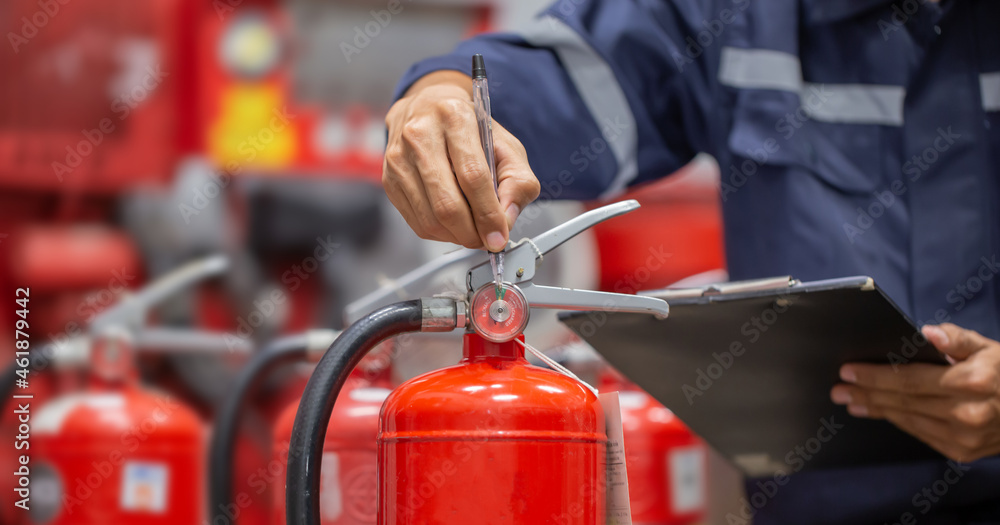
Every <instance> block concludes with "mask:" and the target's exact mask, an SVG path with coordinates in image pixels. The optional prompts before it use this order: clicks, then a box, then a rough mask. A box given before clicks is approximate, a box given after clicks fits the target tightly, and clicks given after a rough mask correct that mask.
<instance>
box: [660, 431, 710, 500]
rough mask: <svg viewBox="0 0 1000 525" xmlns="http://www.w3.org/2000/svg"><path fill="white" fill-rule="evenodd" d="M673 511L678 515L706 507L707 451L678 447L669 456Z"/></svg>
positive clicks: (697, 447)
mask: <svg viewBox="0 0 1000 525" xmlns="http://www.w3.org/2000/svg"><path fill="white" fill-rule="evenodd" d="M667 463H668V464H667V468H668V471H669V472H670V492H671V494H670V495H671V501H672V502H673V511H674V513H677V514H683V513H686V512H693V511H699V510H702V509H703V508H704V507H705V449H704V448H703V447H701V446H697V445H696V446H690V447H678V448H675V449H672V450H671V451H670V453H669V455H668V456H667Z"/></svg>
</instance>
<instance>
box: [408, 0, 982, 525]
mask: <svg viewBox="0 0 1000 525" xmlns="http://www.w3.org/2000/svg"><path fill="white" fill-rule="evenodd" d="M474 53H482V54H483V55H484V56H485V57H486V61H487V65H488V71H489V74H490V83H491V84H490V88H491V91H490V94H491V98H492V107H493V114H494V118H495V119H496V120H497V122H499V123H500V124H502V125H503V126H504V127H506V128H507V129H509V130H510V131H511V132H512V133H513V134H514V135H515V136H517V137H518V138H519V139H520V140H521V141H522V142H523V143H524V145H525V147H526V149H527V151H528V158H529V160H530V162H531V166H532V168H533V170H534V172H535V174H536V175H537V176H538V177H539V179H540V180H541V182H542V187H543V190H542V191H543V196H542V198H569V199H592V198H596V197H605V196H612V195H614V194H616V193H618V192H620V191H621V190H623V189H624V188H626V187H627V186H629V185H632V184H635V183H639V182H643V181H648V180H652V179H656V178H658V177H662V176H664V175H667V174H669V173H671V172H673V171H675V170H677V169H678V168H680V167H681V166H683V165H684V164H685V163H687V162H688V161H690V160H691V158H692V157H693V156H694V155H695V154H697V153H699V152H706V153H709V154H711V155H712V156H714V157H715V158H716V159H717V160H718V162H719V166H720V168H721V172H722V189H721V198H722V202H723V214H724V221H725V238H726V251H727V259H728V264H729V271H730V275H731V277H732V278H733V279H749V278H755V277H766V276H774V275H784V274H788V275H794V276H795V277H797V278H799V279H803V280H815V279H825V278H832V277H841V276H846V275H857V274H865V275H870V276H872V277H874V278H875V281H876V282H877V283H879V285H880V286H881V287H882V288H883V289H884V290H885V291H886V292H887V293H888V294H889V295H890V296H891V297H893V298H894V299H895V300H896V302H897V303H898V304H899V305H900V306H901V307H902V308H903V309H904V310H905V311H906V312H907V313H908V314H909V315H910V316H911V317H912V318H914V319H915V320H917V321H918V322H920V323H939V322H943V321H950V322H954V323H956V324H958V325H960V326H963V327H967V328H972V329H975V330H978V331H980V332H981V333H983V334H984V335H987V336H989V337H991V338H993V339H1000V279H998V278H995V277H996V276H997V274H998V273H1000V260H998V259H1000V216H998V215H1000V211H998V208H1000V195H998V184H1000V2H998V1H996V0H954V1H948V0H944V2H943V3H942V4H941V5H938V4H935V3H932V2H927V1H926V0H897V1H896V2H895V3H894V4H893V3H891V1H890V0H766V1H763V0H756V1H752V0H672V1H663V0H558V1H557V2H556V3H555V4H553V5H552V6H551V7H550V8H549V9H548V10H547V11H546V12H545V13H543V14H542V15H541V16H540V17H539V18H538V19H536V20H535V22H534V23H533V24H532V25H531V26H530V27H528V28H525V30H524V31H523V32H521V33H519V34H504V35H484V36H480V37H476V38H473V39H470V40H468V41H465V42H463V43H461V44H460V45H459V46H458V47H457V49H456V50H455V52H454V53H452V54H450V55H447V56H443V57H437V58H432V59H429V60H426V61H423V62H421V63H418V64H416V65H415V66H413V67H412V68H411V69H410V71H408V72H407V74H406V75H405V77H404V78H403V80H402V81H401V83H400V86H399V89H398V92H397V96H398V95H399V94H400V93H402V92H403V91H404V90H405V89H406V88H407V87H408V86H409V85H410V84H412V83H413V82H414V81H415V80H416V79H418V78H419V77H421V76H422V75H425V74H427V73H428V72H431V71H434V70H439V69H454V70H458V71H463V72H466V73H467V72H468V69H469V63H470V58H469V57H470V56H471V55H472V54H474ZM946 470H947V467H946V466H945V465H944V463H943V462H941V463H926V464H915V465H908V466H901V467H894V468H871V469H855V470H845V471H828V472H816V473H812V472H805V473H801V474H798V475H796V476H794V477H793V482H792V483H790V484H789V485H788V486H786V487H782V489H781V492H780V493H779V494H777V495H776V496H775V497H773V498H769V501H768V503H767V505H765V506H764V508H763V509H761V510H759V511H756V512H755V514H756V516H755V520H756V522H757V523H812V524H819V523H852V524H853V523H879V524H881V523H883V522H885V523H895V522H898V521H900V519H901V516H903V514H904V513H906V512H909V513H911V515H912V516H913V517H914V518H915V519H916V522H917V523H921V524H923V523H979V522H984V523H985V522H989V521H988V520H987V521H977V519H979V520H984V519H986V518H990V519H992V520H993V522H1000V508H998V507H1000V503H998V500H1000V464H998V461H997V460H996V459H988V460H984V461H980V462H978V463H977V464H976V465H975V466H974V469H973V470H972V471H970V473H969V474H967V475H966V476H965V477H963V478H962V480H961V481H960V482H959V483H957V484H955V485H954V487H951V490H949V491H948V493H947V494H945V495H944V496H942V497H940V498H937V497H935V498H934V499H939V501H937V502H930V501H929V500H928V503H929V504H928V505H925V500H924V499H922V496H921V497H918V495H919V494H921V493H922V490H923V488H924V487H930V486H932V485H933V483H934V482H935V481H937V480H939V479H942V476H943V475H944V473H945V472H946ZM748 486H749V487H751V489H752V488H753V483H749V484H748ZM990 507H992V508H990ZM977 514H978V517H977ZM984 516H985V517H986V518H984ZM935 520H937V521H935ZM736 522H738V520H737V521H736Z"/></svg>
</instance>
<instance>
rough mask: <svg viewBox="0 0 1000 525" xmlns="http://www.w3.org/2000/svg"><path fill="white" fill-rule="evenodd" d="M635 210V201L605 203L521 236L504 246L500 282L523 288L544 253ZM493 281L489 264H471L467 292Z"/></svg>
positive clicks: (636, 203) (533, 273)
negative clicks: (541, 230) (537, 232)
mask: <svg viewBox="0 0 1000 525" xmlns="http://www.w3.org/2000/svg"><path fill="white" fill-rule="evenodd" d="M637 209H639V203H638V201H635V200H627V201H621V202H616V203H613V204H608V205H607V206H602V207H600V208H597V209H596V210H590V211H588V212H586V213H583V214H580V215H577V216H576V217H574V218H572V219H570V220H568V221H566V222H564V223H562V224H560V225H559V226H556V227H554V228H552V229H550V230H548V231H546V232H544V233H542V234H539V235H538V236H536V237H535V238H533V239H525V240H523V241H521V242H519V243H516V244H512V245H510V246H508V247H507V250H506V252H505V258H506V261H505V263H504V271H503V280H504V282H508V283H511V284H515V285H518V286H519V287H523V285H522V283H527V282H529V281H531V279H532V278H534V276H535V267H536V266H537V265H538V263H540V262H541V261H542V259H543V258H544V257H545V254H547V253H549V252H550V251H552V250H554V249H555V248H557V247H559V246H560V245H561V244H562V243H564V242H566V241H568V240H570V239H572V238H573V237H575V236H577V235H579V234H580V233H583V232H585V231H587V229H589V228H591V227H592V226H595V225H597V224H600V223H602V222H604V221H606V220H608V219H611V218H613V217H617V216H619V215H623V214H626V213H628V212H630V211H633V210H637ZM494 280H495V277H494V275H493V269H492V268H491V267H490V265H489V263H483V264H480V265H477V266H474V267H473V268H472V269H471V270H469V275H468V278H467V284H468V287H469V291H474V290H478V289H479V288H480V287H482V286H483V285H484V284H486V283H490V282H494Z"/></svg>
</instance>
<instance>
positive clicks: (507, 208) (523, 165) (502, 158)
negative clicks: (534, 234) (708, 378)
mask: <svg viewBox="0 0 1000 525" xmlns="http://www.w3.org/2000/svg"><path fill="white" fill-rule="evenodd" d="M497 128H499V126H497V127H496V128H494V129H495V130H497ZM499 131H500V132H499V133H495V134H494V140H495V142H494V145H493V151H494V153H495V154H496V161H497V181H498V184H497V192H498V193H499V197H500V207H501V209H503V210H504V215H506V217H507V228H508V229H512V228H513V227H514V222H515V221H516V220H517V217H518V215H520V213H521V210H523V209H524V207H525V206H527V205H528V204H531V202H532V201H534V200H535V199H536V198H537V197H538V194H539V192H540V191H541V185H540V184H539V182H538V178H537V177H535V174H534V172H532V171H531V166H530V165H529V164H528V155H527V153H526V152H525V151H524V146H522V145H521V143H520V141H518V140H517V139H516V138H515V137H514V136H513V135H511V134H510V133H508V132H507V131H506V130H499Z"/></svg>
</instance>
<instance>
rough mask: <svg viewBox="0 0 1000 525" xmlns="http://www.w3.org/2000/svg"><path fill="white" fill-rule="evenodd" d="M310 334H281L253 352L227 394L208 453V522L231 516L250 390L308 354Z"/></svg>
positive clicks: (217, 418)
mask: <svg viewBox="0 0 1000 525" xmlns="http://www.w3.org/2000/svg"><path fill="white" fill-rule="evenodd" d="M308 346H309V338H308V337H307V336H306V335H305V334H299V335H291V336H286V337H281V338H278V339H276V340H274V341H272V342H271V343H269V344H268V345H267V346H265V347H264V350H262V351H261V352H259V353H257V354H256V355H254V356H253V358H252V359H251V360H250V362H249V363H247V366H246V368H244V369H243V371H242V372H241V373H240V375H239V376H238V377H237V379H236V386H235V389H234V390H233V392H232V394H231V395H230V396H229V397H227V398H226V400H225V402H224V403H223V405H222V408H221V409H220V410H219V414H218V415H217V416H216V418H215V427H214V430H213V432H212V442H211V444H210V445H209V453H208V463H209V469H208V486H209V498H208V500H209V508H208V518H209V519H208V523H215V521H214V520H215V518H216V517H217V516H219V515H221V516H227V517H228V514H227V513H229V512H231V510H229V509H231V508H232V503H233V474H234V472H233V469H234V465H235V458H234V455H235V454H236V438H237V436H238V434H239V430H240V422H241V418H240V415H241V414H242V408H243V405H244V403H246V401H247V399H248V396H249V395H250V393H251V392H252V391H253V390H254V389H255V388H256V387H257V385H258V384H259V383H260V381H261V379H262V378H263V377H264V376H266V374H267V373H268V372H269V371H271V370H275V369H277V368H278V367H280V366H281V365H283V364H286V363H293V362H297V361H302V360H304V359H305V358H306V352H307V349H308Z"/></svg>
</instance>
